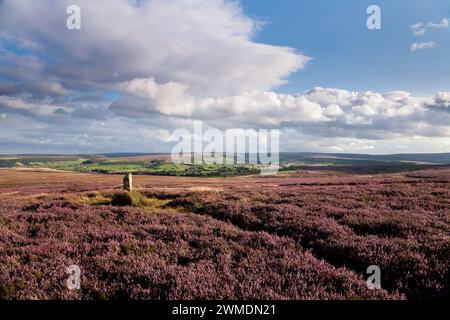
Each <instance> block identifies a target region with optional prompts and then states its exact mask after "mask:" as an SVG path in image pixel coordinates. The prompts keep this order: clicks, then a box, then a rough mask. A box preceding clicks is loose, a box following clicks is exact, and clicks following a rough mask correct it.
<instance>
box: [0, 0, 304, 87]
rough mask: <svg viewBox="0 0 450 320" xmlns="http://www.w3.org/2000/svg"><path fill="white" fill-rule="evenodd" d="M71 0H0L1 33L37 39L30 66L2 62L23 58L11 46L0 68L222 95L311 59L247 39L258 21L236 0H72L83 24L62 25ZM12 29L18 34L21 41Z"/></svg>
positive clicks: (270, 82) (267, 83)
mask: <svg viewBox="0 0 450 320" xmlns="http://www.w3.org/2000/svg"><path fill="white" fill-rule="evenodd" d="M72 2H73V1H69V0H60V1H56V2H55V1H52V0H41V1H35V0H4V1H1V2H0V30H2V35H3V37H4V38H8V39H9V41H15V43H16V45H18V46H20V45H23V43H26V44H30V43H39V44H40V47H39V48H38V49H34V47H32V46H30V45H27V48H26V49H27V50H29V51H30V52H31V53H32V55H28V56H29V57H33V59H34V61H30V62H28V63H31V62H34V63H35V64H36V67H35V69H34V71H32V69H31V68H27V69H28V70H23V71H21V72H17V70H14V69H12V68H11V67H9V66H11V65H12V64H14V63H16V64H18V65H23V63H22V62H20V63H19V59H25V58H24V57H23V56H20V57H19V56H14V55H12V54H10V57H9V58H8V59H9V63H8V64H6V63H0V72H1V73H5V72H7V73H8V74H10V76H11V77H12V76H15V77H24V76H25V75H26V76H27V77H28V78H29V77H32V76H34V78H37V79H42V78H44V79H49V80H51V81H58V80H61V81H64V84H66V85H69V87H71V88H75V87H82V88H86V87H89V88H91V89H92V88H110V86H111V85H112V84H113V83H116V82H125V81H131V80H133V79H134V78H154V79H156V80H157V81H158V82H164V83H169V82H176V83H181V84H185V85H188V86H189V88H190V90H191V93H192V94H194V95H202V94H208V95H213V96H224V95H230V94H239V93H242V92H246V91H252V90H269V89H272V88H273V87H276V86H278V85H281V84H283V83H284V82H285V79H286V77H288V76H289V75H290V74H292V73H293V72H295V71H297V70H300V69H302V68H304V67H305V65H306V63H307V62H308V60H309V59H310V58H308V57H307V56H305V55H303V54H301V53H299V52H296V51H295V50H294V49H291V48H288V47H280V46H272V45H267V44H263V43H257V42H256V41H254V37H255V35H256V33H257V32H258V30H259V29H260V28H261V23H260V22H259V21H258V20H255V19H251V18H249V17H248V16H246V15H245V14H244V13H243V11H242V9H241V7H240V6H239V4H238V3H237V2H231V1H225V0H172V1H165V0H164V1H163V0H147V1H140V2H139V3H138V5H136V3H135V5H133V2H130V1H127V0H116V1H110V0H96V1H91V0H78V1H77V5H79V6H80V8H81V12H82V29H81V30H77V31H71V30H68V29H67V28H66V27H65V25H66V23H65V19H66V18H67V15H66V14H65V9H66V7H67V6H68V5H69V4H72ZM50 7H51V8H52V9H51V10H49V9H48V8H50ZM17 21H20V23H17ZM15 35H21V36H20V41H19V40H17V39H18V38H17V36H15ZM0 37H1V35H0ZM14 39H16V40H14ZM43 56H46V58H45V59H43V58H42V57H43ZM2 58H3V59H5V57H2ZM28 59H30V58H28ZM0 62H1V60H0ZM26 71H28V72H26ZM30 72H31V75H30Z"/></svg>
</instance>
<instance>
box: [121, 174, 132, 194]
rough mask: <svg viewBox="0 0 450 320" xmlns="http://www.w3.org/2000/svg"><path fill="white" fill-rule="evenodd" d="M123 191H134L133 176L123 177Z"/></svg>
mask: <svg viewBox="0 0 450 320" xmlns="http://www.w3.org/2000/svg"><path fill="white" fill-rule="evenodd" d="M123 190H127V191H129V192H131V191H133V175H132V174H131V173H129V174H127V175H126V176H125V177H123Z"/></svg>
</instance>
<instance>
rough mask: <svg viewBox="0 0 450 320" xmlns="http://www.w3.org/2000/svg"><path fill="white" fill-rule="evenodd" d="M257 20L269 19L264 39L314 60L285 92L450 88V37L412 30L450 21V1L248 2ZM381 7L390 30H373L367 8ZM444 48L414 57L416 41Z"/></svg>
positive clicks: (428, 92)
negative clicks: (423, 24)
mask: <svg viewBox="0 0 450 320" xmlns="http://www.w3.org/2000/svg"><path fill="white" fill-rule="evenodd" d="M242 3H243V7H244V10H245V11H246V12H248V13H249V14H250V15H251V16H254V17H258V18H260V19H262V20H265V21H267V26H266V27H265V28H264V29H263V30H262V31H261V32H260V33H259V34H258V37H257V40H258V41H261V42H264V43H273V44H276V45H286V46H290V47H294V48H296V49H298V50H301V51H302V52H304V53H306V54H307V55H309V56H311V57H313V59H314V60H313V61H312V62H311V63H310V64H309V66H308V67H307V68H306V69H305V70H303V71H301V72H299V73H297V74H295V75H293V76H292V77H291V78H290V81H291V83H290V84H288V85H286V86H284V87H283V88H281V90H282V91H285V92H297V91H303V90H309V89H310V88H312V87H315V86H322V87H336V88H345V89H349V90H373V91H381V92H385V91H391V90H406V91H409V92H412V93H415V94H426V95H431V94H434V93H435V92H436V91H445V90H448V89H449V88H450V72H448V71H446V70H450V33H449V32H448V30H442V29H439V30H430V31H429V32H427V35H424V36H421V37H420V38H418V37H416V36H414V35H413V34H412V32H411V30H410V25H412V24H415V23H417V22H420V21H425V22H429V21H434V22H439V21H441V19H442V18H444V17H449V16H450V1H449V0H437V1H423V0H408V1H404V0H384V1H366V0H345V1H335V0H316V1H298V0H283V1H281V2H279V1H272V0H257V1H255V0H244V1H243V2H242ZM371 4H377V5H379V6H380V8H381V12H382V30H374V31H370V30H368V29H367V27H366V19H367V16H368V15H367V14H366V8H367V7H368V6H369V5H371ZM418 40H420V41H435V42H436V43H439V45H440V46H439V48H436V49H432V50H422V51H420V52H410V51H409V47H410V45H411V43H413V42H415V41H418Z"/></svg>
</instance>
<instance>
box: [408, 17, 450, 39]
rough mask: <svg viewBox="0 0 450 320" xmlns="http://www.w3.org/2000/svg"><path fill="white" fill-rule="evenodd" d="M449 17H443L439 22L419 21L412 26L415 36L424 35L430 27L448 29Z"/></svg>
mask: <svg viewBox="0 0 450 320" xmlns="http://www.w3.org/2000/svg"><path fill="white" fill-rule="evenodd" d="M449 22H450V21H449V19H448V18H443V19H442V20H441V21H440V22H439V23H434V22H427V23H425V22H418V23H415V24H413V25H411V26H410V29H411V31H412V32H413V34H414V35H415V36H423V35H424V34H425V33H426V32H427V30H428V29H448V28H449Z"/></svg>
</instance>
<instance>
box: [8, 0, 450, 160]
mask: <svg viewBox="0 0 450 320" xmlns="http://www.w3.org/2000/svg"><path fill="white" fill-rule="evenodd" d="M136 3H137V2H136V1H132V0H96V1H92V0H74V1H72V0H59V1H54V0H40V1H36V0H2V1H0V137H1V139H0V153H61V152H62V153H101V152H169V151H170V150H171V148H172V146H173V145H174V142H175V140H174V139H173V137H172V133H173V132H174V131H175V130H176V129H180V128H186V129H187V130H192V128H193V123H194V121H203V122H204V123H205V126H207V127H213V128H217V129H219V130H227V129H232V128H240V129H255V130H259V129H279V130H280V132H281V141H280V149H281V151H285V152H297V151H298V152H303V151H313V152H351V153H373V154H380V153H416V152H450V72H449V71H450V59H449V58H450V26H449V21H450V20H449V18H450V0H408V1H404V0H380V1H366V0H341V1H336V0H302V1H299V0H282V1H276V0H240V1H237V0H236V1H231V0H171V1H166V0H142V1H139V2H138V3H139V4H138V5H136ZM73 4H76V5H78V7H79V10H80V13H81V16H80V19H81V20H80V26H81V29H79V30H78V29H75V30H72V29H70V28H67V19H68V18H69V16H68V14H67V12H66V10H67V7H68V6H69V5H73ZM372 4H376V5H378V6H379V7H380V8H381V24H382V29H381V30H368V29H367V26H366V20H367V18H368V14H367V13H366V10H367V8H368V6H369V5H372ZM413 25H415V27H414V28H412V26H413Z"/></svg>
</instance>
